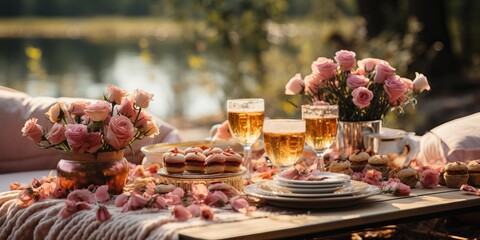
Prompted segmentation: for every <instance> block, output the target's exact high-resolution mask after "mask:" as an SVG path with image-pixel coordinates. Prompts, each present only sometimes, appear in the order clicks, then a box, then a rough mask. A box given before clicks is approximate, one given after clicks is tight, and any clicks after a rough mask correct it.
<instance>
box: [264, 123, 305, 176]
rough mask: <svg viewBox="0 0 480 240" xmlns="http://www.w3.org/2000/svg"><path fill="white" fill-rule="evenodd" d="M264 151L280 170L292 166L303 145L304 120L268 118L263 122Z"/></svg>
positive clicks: (300, 153)
mask: <svg viewBox="0 0 480 240" xmlns="http://www.w3.org/2000/svg"><path fill="white" fill-rule="evenodd" d="M263 141H264V144H265V152H266V153H267V156H268V157H269V158H270V160H271V161H272V163H273V164H274V165H275V166H277V167H278V168H279V169H280V170H281V171H283V170H285V169H287V168H288V167H290V166H292V165H293V164H294V163H295V162H296V161H297V159H298V158H299V157H300V156H301V155H302V152H303V147H304V145H305V121H303V120H299V119H270V120H265V123H264V124H263Z"/></svg>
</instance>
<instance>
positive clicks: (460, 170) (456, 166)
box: [443, 162, 468, 188]
mask: <svg viewBox="0 0 480 240" xmlns="http://www.w3.org/2000/svg"><path fill="white" fill-rule="evenodd" d="M443 176H444V177H445V182H446V183H447V187H449V188H460V186H462V185H463V184H467V182H468V167H467V165H466V164H465V163H462V162H451V163H448V164H447V165H446V166H445V174H443Z"/></svg>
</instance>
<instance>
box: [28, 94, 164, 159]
mask: <svg viewBox="0 0 480 240" xmlns="http://www.w3.org/2000/svg"><path fill="white" fill-rule="evenodd" d="M152 98H153V94H150V93H148V92H145V91H143V90H139V89H137V90H135V92H134V94H133V95H130V94H129V93H128V92H126V91H124V90H122V89H120V88H118V87H116V86H112V85H109V86H108V87H107V92H106V93H105V95H104V99H105V100H102V101H96V102H85V101H78V102H73V103H71V104H70V105H67V104H65V103H63V102H58V103H56V104H55V105H53V106H52V107H51V108H50V109H49V110H48V111H47V113H45V116H46V117H47V118H48V119H49V120H50V122H51V123H52V126H51V127H50V129H48V128H46V127H42V126H40V125H39V124H38V123H37V119H36V118H32V119H29V120H28V121H27V122H26V123H25V126H24V127H23V128H22V134H23V136H24V137H27V138H29V139H31V140H33V141H34V142H35V143H36V144H37V145H38V146H40V147H42V148H55V149H58V150H61V151H66V152H74V153H93V154H96V153H98V152H108V151H117V150H121V149H124V148H126V147H128V146H130V145H131V144H132V143H133V142H134V141H136V140H138V139H142V138H144V137H153V136H154V135H155V134H158V126H157V125H156V123H155V121H154V120H152V117H151V116H150V115H149V114H148V113H147V112H145V111H143V110H144V109H145V108H147V107H148V105H149V102H150V101H151V100H152Z"/></svg>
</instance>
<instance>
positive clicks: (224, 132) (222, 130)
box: [213, 120, 232, 140]
mask: <svg viewBox="0 0 480 240" xmlns="http://www.w3.org/2000/svg"><path fill="white" fill-rule="evenodd" d="M231 138H232V134H231V133H230V129H229V127H228V120H225V121H224V122H223V123H222V124H220V126H219V127H218V128H217V132H216V133H215V136H213V139H214V140H217V139H223V140H229V139H231Z"/></svg>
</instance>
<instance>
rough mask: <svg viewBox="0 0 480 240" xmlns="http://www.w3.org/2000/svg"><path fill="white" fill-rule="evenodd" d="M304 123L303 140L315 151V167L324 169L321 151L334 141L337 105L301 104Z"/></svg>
mask: <svg viewBox="0 0 480 240" xmlns="http://www.w3.org/2000/svg"><path fill="white" fill-rule="evenodd" d="M302 119H303V120H305V124H306V128H307V131H306V138H305V142H306V143H307V144H308V145H309V146H310V147H312V148H313V149H315V152H316V153H317V168H318V169H319V170H320V171H325V166H324V165H325V163H324V161H323V159H322V157H323V152H324V151H325V150H327V149H328V148H329V147H330V146H332V144H333V143H334V142H335V137H336V135H337V125H338V105H321V106H311V105H302Z"/></svg>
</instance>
